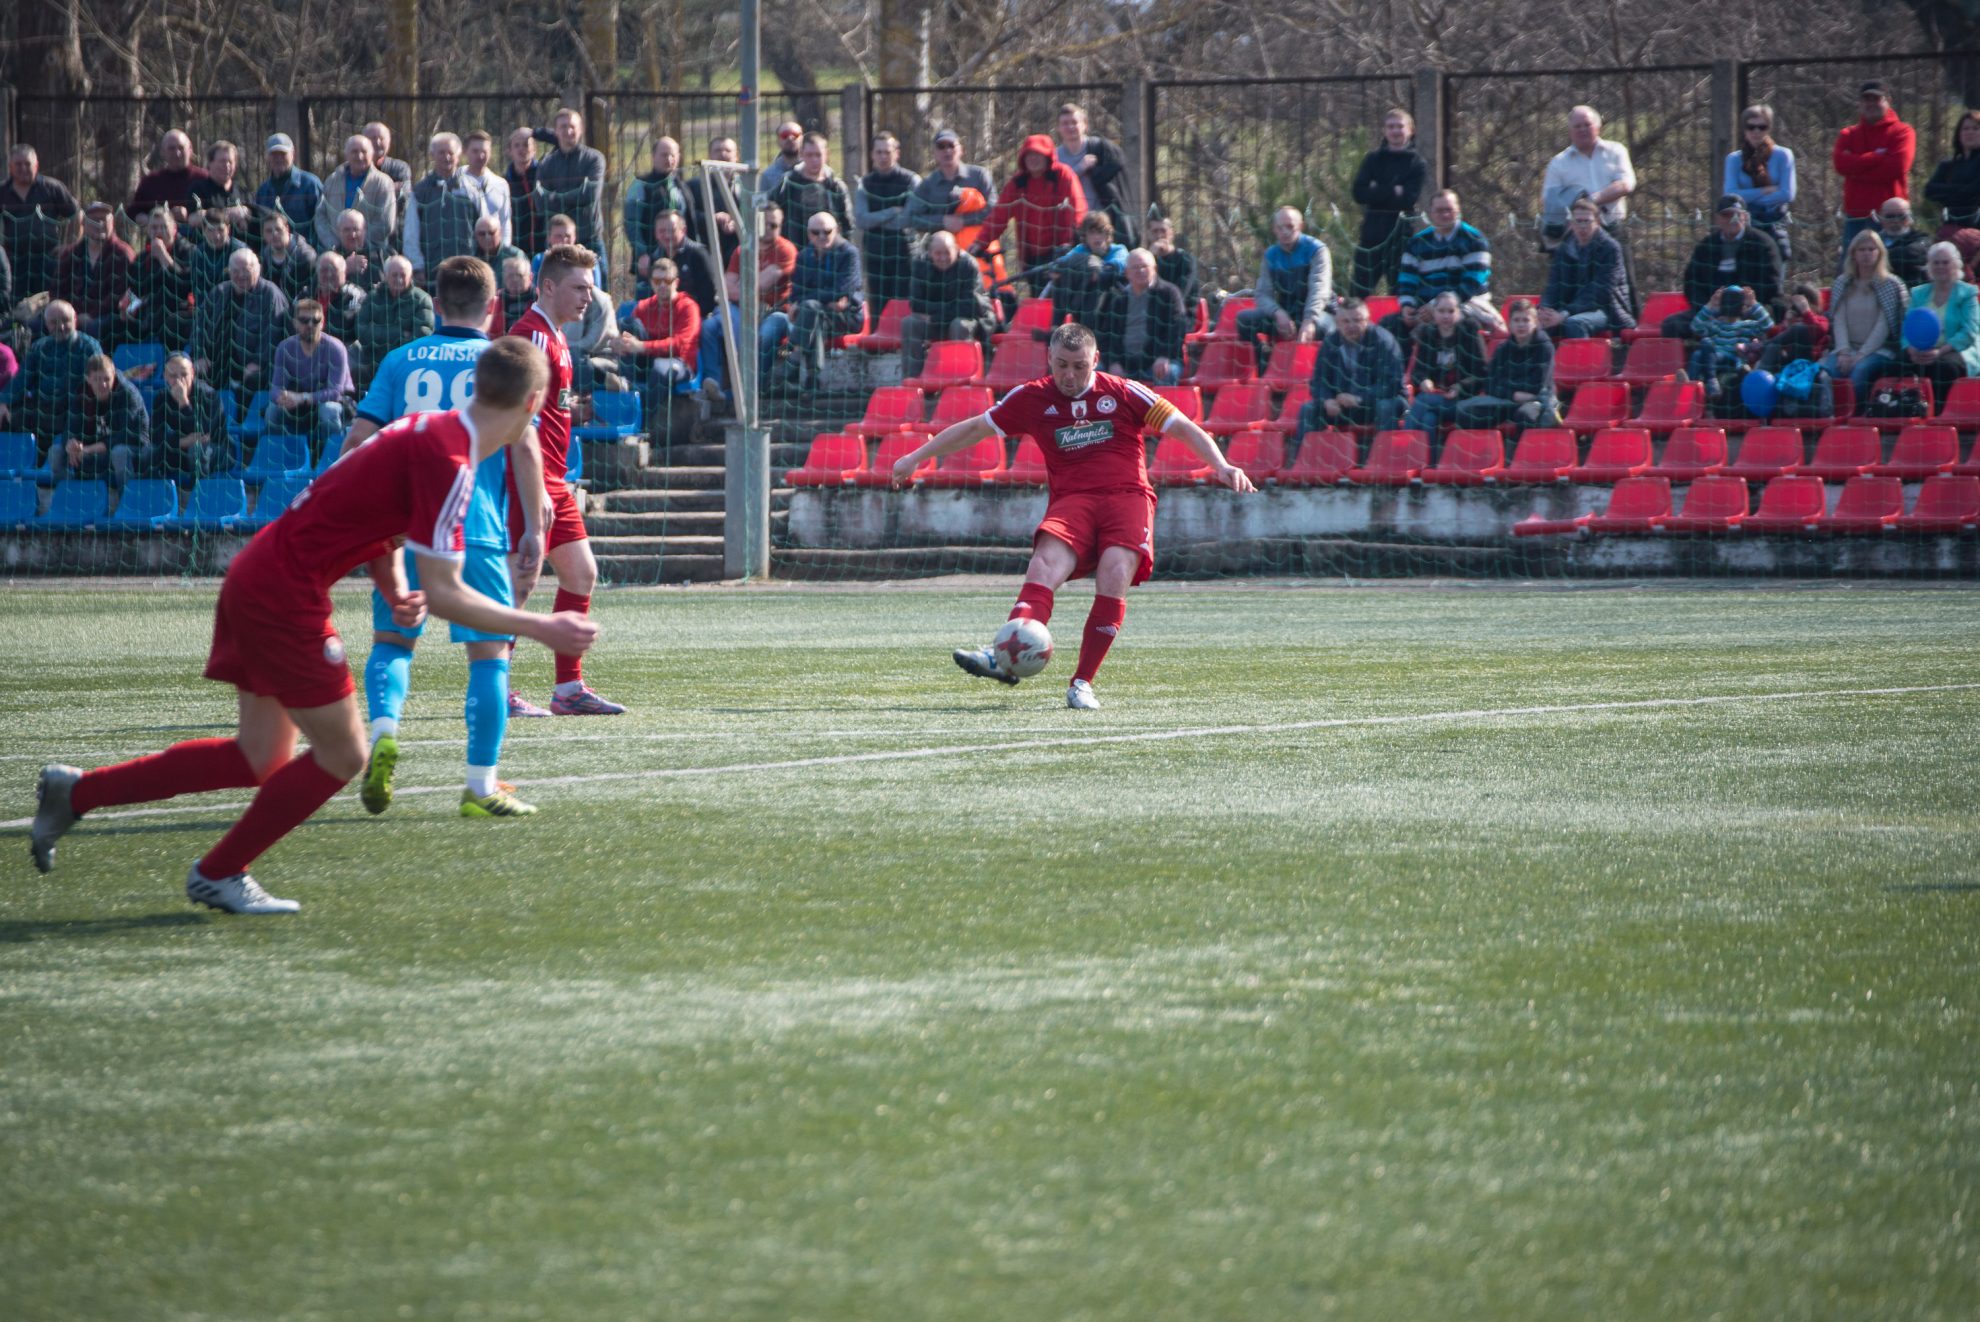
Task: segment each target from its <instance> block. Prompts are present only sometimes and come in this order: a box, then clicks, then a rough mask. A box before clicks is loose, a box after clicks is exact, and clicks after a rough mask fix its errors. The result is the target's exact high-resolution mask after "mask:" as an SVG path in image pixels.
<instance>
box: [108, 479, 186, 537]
mask: <svg viewBox="0 0 1980 1322" xmlns="http://www.w3.org/2000/svg"><path fill="white" fill-rule="evenodd" d="M178 512H179V488H178V487H177V486H175V485H174V484H173V483H172V482H171V481H170V480H169V479H167V478H162V477H141V478H138V479H136V480H135V481H132V482H126V483H125V484H124V494H123V496H122V498H121V499H119V500H118V502H117V512H116V513H115V514H113V515H111V516H110V523H111V526H112V527H117V528H152V527H156V526H157V525H158V524H159V523H160V522H161V521H162V520H165V519H169V518H171V517H172V516H173V515H175V514H177V513H178Z"/></svg>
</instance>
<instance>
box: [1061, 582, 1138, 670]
mask: <svg viewBox="0 0 1980 1322" xmlns="http://www.w3.org/2000/svg"><path fill="white" fill-rule="evenodd" d="M1125 619H1127V598H1126V597H1101V596H1096V597H1094V598H1093V609H1092V610H1090V611H1088V612H1087V613H1086V632H1085V633H1084V634H1083V635H1082V636H1081V637H1080V640H1079V666H1078V667H1077V668H1076V669H1075V670H1074V671H1073V678H1074V679H1083V680H1085V681H1086V682H1087V683H1089V684H1091V683H1092V682H1093V677H1094V676H1095V675H1097V674H1099V673H1100V663H1101V662H1102V661H1105V660H1106V659H1107V649H1108V648H1110V647H1112V646H1113V645H1114V635H1116V634H1118V633H1119V632H1120V631H1121V622H1122V621H1123V620H1125Z"/></svg>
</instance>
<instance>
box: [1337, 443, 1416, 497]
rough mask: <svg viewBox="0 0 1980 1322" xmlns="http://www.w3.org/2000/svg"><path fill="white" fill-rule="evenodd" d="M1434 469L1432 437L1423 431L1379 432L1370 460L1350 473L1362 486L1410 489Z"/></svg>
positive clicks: (1369, 455)
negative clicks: (1421, 476) (1425, 473)
mask: <svg viewBox="0 0 1980 1322" xmlns="http://www.w3.org/2000/svg"><path fill="white" fill-rule="evenodd" d="M1429 466H1430V438H1429V436H1427V435H1426V434H1424V433H1423V432H1420V431H1378V432H1376V433H1375V440H1374V443H1373V444H1371V445H1370V446H1369V447H1368V460H1367V462H1366V463H1362V464H1357V465H1355V466H1354V467H1353V468H1350V469H1348V471H1347V480H1348V481H1350V482H1354V483H1357V484H1359V485H1362V486H1373V487H1406V486H1408V485H1409V484H1410V483H1411V482H1413V481H1415V480H1416V475H1417V474H1418V473H1420V472H1422V471H1423V470H1424V469H1426V468H1428V467H1429Z"/></svg>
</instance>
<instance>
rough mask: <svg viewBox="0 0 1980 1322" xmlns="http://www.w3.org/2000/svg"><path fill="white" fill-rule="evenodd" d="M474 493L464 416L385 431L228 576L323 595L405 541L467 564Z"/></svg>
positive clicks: (308, 491) (430, 418) (344, 461)
mask: <svg viewBox="0 0 1980 1322" xmlns="http://www.w3.org/2000/svg"><path fill="white" fill-rule="evenodd" d="M473 493H474V432H473V430H472V429H471V428H470V427H469V426H468V423H467V419H466V418H465V417H463V416H462V415H461V414H460V413H459V412H457V411H449V412H446V413H415V414H413V415H412V416H410V417H406V418H401V419H399V420H398V421H397V422H395V423H393V424H391V425H390V426H388V427H386V428H385V429H384V430H382V431H380V432H379V433H378V434H377V435H375V436H373V437H372V438H371V439H370V440H368V441H366V442H365V443H364V444H363V445H360V446H359V447H358V448H357V449H355V450H353V451H351V453H349V454H347V455H345V456H344V457H343V458H341V459H339V460H338V461H337V462H336V463H334V464H332V465H331V466H330V467H329V468H328V469H327V470H325V472H324V474H323V476H321V477H319V478H317V479H316V480H315V481H314V482H312V483H310V484H309V486H308V487H306V488H304V490H303V491H302V493H301V494H300V495H298V496H297V497H296V498H295V500H294V501H293V502H291V503H290V505H289V508H288V510H287V511H285V512H284V513H283V515H282V517H281V518H279V519H277V520H275V522H273V523H271V524H269V525H268V526H267V527H266V528H264V529H262V530H261V532H260V533H259V534H257V535H256V537H255V539H254V541H253V542H251V543H249V545H248V548H247V549H246V550H245V551H243V552H241V554H240V557H239V559H237V560H236V561H235V562H234V565H233V567H231V568H230V569H229V570H228V575H229V577H230V578H231V577H232V576H233V575H234V574H236V573H239V572H241V571H242V569H243V568H244V567H245V568H246V569H247V570H248V571H249V572H250V573H252V574H253V575H254V576H255V578H256V581H257V583H259V582H261V581H264V580H265V581H268V582H269V584H270V586H276V585H280V584H288V585H298V586H299V585H301V584H308V585H309V586H310V587H312V588H314V589H316V590H317V591H318V592H322V591H325V590H327V589H328V588H329V586H330V585H331V584H332V583H335V582H336V581H337V580H338V579H340V578H342V577H343V576H344V575H345V574H348V573H350V572H351V570H353V569H355V568H356V567H357V566H359V565H361V564H364V563H365V562H366V561H368V560H372V559H375V558H376V557H378V556H380V555H383V554H384V553H385V552H386V551H388V550H390V549H391V547H392V542H391V539H392V538H394V537H401V536H403V537H404V538H405V539H406V542H407V544H408V545H409V546H411V547H412V548H414V549H415V550H417V551H420V552H422V553H423V554H426V555H437V556H441V557H443V558H446V559H449V560H460V559H464V558H465V556H466V550H467V543H466V540H465V537H464V535H463V533H462V527H461V524H462V520H463V519H465V518H466V516H467V508H468V499H469V497H470V496H472V495H473Z"/></svg>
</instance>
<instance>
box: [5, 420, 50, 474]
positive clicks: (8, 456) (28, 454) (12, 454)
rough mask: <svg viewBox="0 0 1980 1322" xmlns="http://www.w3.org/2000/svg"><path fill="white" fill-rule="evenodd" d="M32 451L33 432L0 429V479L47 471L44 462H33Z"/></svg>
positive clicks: (33, 445)
mask: <svg viewBox="0 0 1980 1322" xmlns="http://www.w3.org/2000/svg"><path fill="white" fill-rule="evenodd" d="M34 451H35V443H34V433H33V432H26V431H0V479H4V478H10V477H34V476H36V475H37V474H45V473H47V471H48V466H47V465H46V464H39V465H38V464H36V463H35V462H34Z"/></svg>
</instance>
